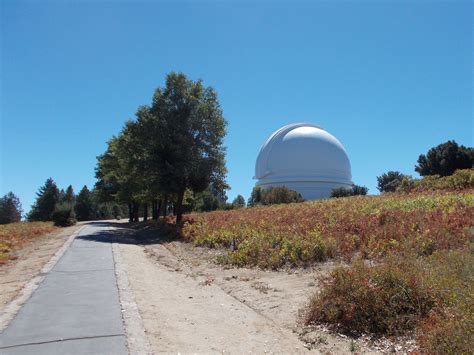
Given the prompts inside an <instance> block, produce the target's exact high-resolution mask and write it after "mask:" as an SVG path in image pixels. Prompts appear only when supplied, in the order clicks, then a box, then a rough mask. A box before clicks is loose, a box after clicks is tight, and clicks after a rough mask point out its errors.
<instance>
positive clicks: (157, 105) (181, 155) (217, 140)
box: [96, 73, 228, 224]
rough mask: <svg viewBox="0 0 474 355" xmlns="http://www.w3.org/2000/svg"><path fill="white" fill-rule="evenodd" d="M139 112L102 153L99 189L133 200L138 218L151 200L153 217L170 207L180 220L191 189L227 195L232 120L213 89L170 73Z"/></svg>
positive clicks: (111, 198) (110, 198) (107, 197)
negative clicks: (228, 132)
mask: <svg viewBox="0 0 474 355" xmlns="http://www.w3.org/2000/svg"><path fill="white" fill-rule="evenodd" d="M136 116H137V119H136V120H135V121H131V120H130V121H128V122H127V123H126V124H125V127H124V128H123V130H122V131H121V133H120V134H119V135H118V136H117V137H113V138H112V139H111V140H109V142H108V147H107V151H106V152H105V153H104V154H103V155H101V156H99V157H98V164H97V169H96V177H97V183H96V189H97V190H98V191H99V193H100V195H101V198H102V199H103V200H104V201H105V200H106V201H116V202H119V203H126V204H128V206H129V219H130V220H135V221H136V220H138V208H139V206H140V204H141V205H142V206H143V211H144V214H145V215H146V214H147V211H148V205H149V204H150V205H151V206H152V216H153V217H154V218H155V217H157V215H158V210H160V211H161V213H167V211H168V210H169V208H170V206H171V207H172V208H173V210H174V211H175V214H176V222H177V224H180V222H181V219H182V213H183V210H184V206H183V202H184V197H185V193H186V191H191V192H192V193H193V194H199V193H202V192H204V191H206V190H208V189H212V190H214V191H211V194H204V195H203V201H204V200H205V199H206V197H210V198H211V197H212V196H211V195H213V196H215V197H217V199H219V196H218V195H217V194H215V193H214V192H218V193H219V194H221V195H222V194H223V195H224V196H225V192H223V191H225V189H226V188H228V185H227V183H226V181H225V174H226V172H227V171H226V168H225V148H224V146H223V139H224V136H225V133H226V125H227V123H226V121H225V119H224V117H223V114H222V109H221V108H220V104H219V101H218V98H217V94H216V92H215V90H214V89H213V88H211V87H205V86H204V85H203V84H202V82H201V81H200V80H198V81H192V80H190V79H188V78H187V77H186V76H185V75H184V74H177V73H170V74H169V75H168V76H167V78H166V85H165V87H164V88H158V89H157V90H156V91H155V93H154V95H153V100H152V103H151V105H150V106H141V107H139V108H138V110H137V113H136ZM206 195H207V196H206ZM212 198H214V197H212ZM207 202H209V201H207ZM210 202H212V201H210ZM203 204H206V202H205V203H203ZM211 204H212V203H211ZM204 208H207V207H204ZM211 208H212V207H211Z"/></svg>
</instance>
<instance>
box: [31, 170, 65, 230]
mask: <svg viewBox="0 0 474 355" xmlns="http://www.w3.org/2000/svg"><path fill="white" fill-rule="evenodd" d="M58 201H59V190H58V187H57V186H56V183H55V182H54V180H53V179H52V178H49V179H47V180H46V182H45V184H44V185H43V186H41V187H40V189H39V191H38V192H37V193H36V201H35V203H34V204H33V206H32V208H31V211H30V213H28V216H27V219H28V220H29V221H50V220H51V215H52V213H53V212H54V207H55V206H56V203H57V202H58Z"/></svg>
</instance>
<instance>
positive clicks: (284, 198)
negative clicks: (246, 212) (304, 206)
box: [247, 186, 304, 207]
mask: <svg viewBox="0 0 474 355" xmlns="http://www.w3.org/2000/svg"><path fill="white" fill-rule="evenodd" d="M303 201H304V199H303V197H302V196H301V194H299V193H298V192H296V191H295V190H291V189H289V188H287V187H286V186H272V187H269V188H265V189H264V188H262V187H260V186H255V187H254V188H253V190H252V193H251V195H250V198H249V200H248V203H247V205H248V206H249V207H254V206H257V205H275V204H280V203H293V202H303Z"/></svg>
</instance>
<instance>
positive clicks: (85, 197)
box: [74, 185, 93, 221]
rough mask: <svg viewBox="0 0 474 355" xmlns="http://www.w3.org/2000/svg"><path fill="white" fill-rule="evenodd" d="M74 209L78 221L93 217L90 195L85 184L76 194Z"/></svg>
mask: <svg viewBox="0 0 474 355" xmlns="http://www.w3.org/2000/svg"><path fill="white" fill-rule="evenodd" d="M74 210H75V212H76V218H77V220H78V221H88V220H90V219H92V218H93V201H92V195H91V192H90V191H89V189H88V188H87V186H85V185H84V187H83V188H82V189H81V191H80V192H79V194H78V195H77V198H76V204H75V206H74Z"/></svg>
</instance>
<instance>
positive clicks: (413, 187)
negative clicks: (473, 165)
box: [397, 169, 474, 192]
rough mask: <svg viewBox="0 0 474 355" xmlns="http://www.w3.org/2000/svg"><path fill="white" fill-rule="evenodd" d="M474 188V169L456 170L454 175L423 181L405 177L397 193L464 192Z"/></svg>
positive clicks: (430, 177)
mask: <svg viewBox="0 0 474 355" xmlns="http://www.w3.org/2000/svg"><path fill="white" fill-rule="evenodd" d="M469 188H474V169H464V170H456V171H455V172H454V174H453V175H450V176H439V175H428V176H425V177H423V178H421V179H413V178H412V177H411V176H405V177H404V178H403V179H402V181H401V182H400V184H399V185H398V187H397V191H402V192H412V191H419V192H421V191H428V190H463V189H469Z"/></svg>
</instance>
